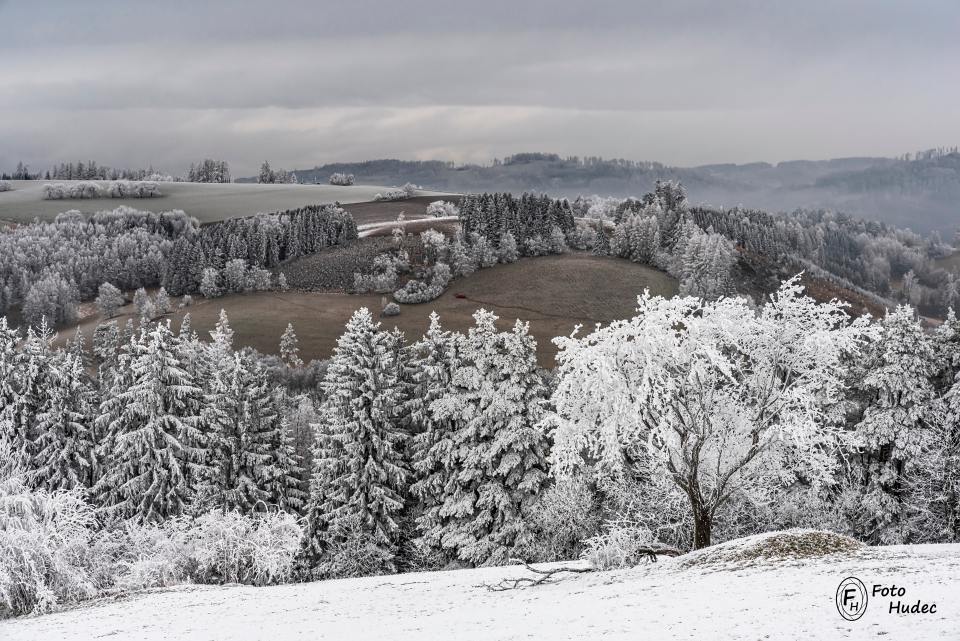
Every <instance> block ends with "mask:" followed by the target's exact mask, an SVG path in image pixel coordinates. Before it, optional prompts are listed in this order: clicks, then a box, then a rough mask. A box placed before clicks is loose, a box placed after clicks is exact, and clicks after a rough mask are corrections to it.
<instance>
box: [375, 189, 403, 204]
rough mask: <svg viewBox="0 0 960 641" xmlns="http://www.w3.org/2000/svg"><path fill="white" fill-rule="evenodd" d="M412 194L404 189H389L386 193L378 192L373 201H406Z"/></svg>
mask: <svg viewBox="0 0 960 641" xmlns="http://www.w3.org/2000/svg"><path fill="white" fill-rule="evenodd" d="M407 198H410V194H409V193H407V192H406V191H405V190H403V189H388V190H386V191H384V192H378V193H377V194H376V195H375V196H374V197H373V199H374V200H377V201H390V200H406V199H407Z"/></svg>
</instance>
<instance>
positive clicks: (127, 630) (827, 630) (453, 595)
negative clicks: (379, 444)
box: [0, 545, 960, 641]
mask: <svg viewBox="0 0 960 641" xmlns="http://www.w3.org/2000/svg"><path fill="white" fill-rule="evenodd" d="M689 558H690V557H681V558H680V559H666V560H661V561H660V562H659V563H656V564H647V565H644V566H641V567H637V568H634V569H631V570H622V571H609V572H596V573H590V574H579V575H565V577H566V578H563V579H562V580H559V581H557V582H556V583H554V584H550V585H542V586H538V587H533V588H524V589H518V590H510V591H505V592H491V591H489V590H487V589H486V588H484V587H482V584H485V583H496V582H497V581H499V580H501V579H503V578H510V577H517V576H522V575H524V574H526V570H524V569H523V568H519V567H500V568H486V569H479V570H462V571H455V572H435V573H421V574H405V575H394V576H387V577H372V578H363V579H347V580H340V581H325V582H317V583H312V584H301V585H286V586H278V587H268V588H254V587H241V586H227V587H201V586H190V587H183V588H178V589H170V590H163V591H154V592H150V593H145V594H140V595H137V596H133V597H130V598H126V599H123V600H120V601H115V602H100V603H97V604H94V605H90V606H86V607H80V608H76V609H73V610H70V611H65V612H60V613H56V614H51V615H46V616H41V617H35V618H23V619H19V620H10V621H5V622H0V639H3V641H20V640H27V639H29V640H39V639H51V640H52V639H58V640H60V639H62V640H64V641H69V640H73V639H99V638H112V639H122V640H124V641H132V640H134V639H151V640H153V639H157V640H159V639H166V640H179V639H196V640H201V639H202V640H204V641H207V640H218V639H223V640H227V639H230V640H247V639H270V640H274V641H287V640H290V639H310V640H319V639H336V640H338V641H346V640H352V639H357V640H373V639H384V640H386V639H389V640H392V641H401V640H410V641H413V640H416V641H427V640H430V639H437V640H440V639H442V640H445V641H446V640H448V639H457V640H458V641H467V640H474V639H475V640H477V641H481V640H482V641H494V640H506V639H549V640H559V639H630V640H631V641H638V640H640V639H653V640H659V639H766V638H769V639H777V640H780V639H840V638H843V639H877V638H886V639H896V640H899V639H909V640H912V641H921V640H926V639H960V545H915V546H894V547H888V548H865V549H862V550H859V551H855V552H850V553H844V554H838V555H834V556H832V557H825V558H819V559H804V560H792V561H779V562H772V561H769V560H767V561H749V560H745V561H739V562H724V563H706V564H701V565H695V566H693V567H688V566H689V564H690V560H689ZM685 566H686V567H685ZM848 576H855V577H857V578H859V579H860V580H862V581H863V583H864V584H866V586H867V588H868V590H872V589H873V587H872V586H873V585H874V584H876V585H882V586H889V585H891V584H896V586H897V587H898V588H899V587H903V588H905V594H904V596H902V597H899V598H891V597H883V596H873V597H870V599H869V603H868V607H867V610H866V612H865V614H864V615H863V616H862V618H860V619H859V620H856V621H847V620H845V619H844V618H842V617H841V616H840V614H839V613H838V611H837V608H836V605H835V596H836V592H837V587H838V586H839V584H840V582H841V581H842V580H843V579H844V578H846V577H848ZM918 600H919V601H921V602H923V603H927V604H931V603H935V604H936V606H937V608H936V612H935V613H933V614H930V613H928V614H909V615H897V614H890V613H889V612H888V609H889V607H890V602H891V601H893V602H896V601H903V602H904V603H906V604H908V605H912V604H913V603H915V602H917V601H918Z"/></svg>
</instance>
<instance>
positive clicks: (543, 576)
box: [476, 545, 682, 592]
mask: <svg viewBox="0 0 960 641" xmlns="http://www.w3.org/2000/svg"><path fill="white" fill-rule="evenodd" d="M637 552H638V553H640V554H642V555H644V556H646V557H647V558H648V559H649V560H650V562H651V563H656V562H657V556H658V555H661V554H662V555H663V556H680V554H682V553H681V552H680V550H678V549H676V548H672V547H668V546H666V545H656V546H650V547H643V548H640V549H639V550H637ZM510 561H511V562H514V563H520V564H522V565H523V567H525V568H527V569H528V570H529V571H531V572H533V573H534V574H536V575H538V576H536V577H530V576H521V577H516V578H513V579H503V580H502V581H500V582H499V583H481V584H480V585H478V586H476V587H478V588H479V587H484V588H486V589H487V590H490V591H491V592H503V591H505V590H515V589H517V588H531V587H534V586H537V585H543V584H545V583H553V581H551V580H550V579H552V578H553V577H554V576H556V575H558V574H562V573H564V572H569V573H572V574H586V573H588V572H596V571H597V569H596V568H595V567H588V568H575V567H559V568H551V569H549V570H541V569H538V568H535V567H533V566H532V565H530V564H529V563H527V562H526V561H521V560H520V559H510Z"/></svg>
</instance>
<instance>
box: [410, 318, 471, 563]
mask: <svg viewBox="0 0 960 641" xmlns="http://www.w3.org/2000/svg"><path fill="white" fill-rule="evenodd" d="M462 338H463V337H462V336H461V335H460V334H456V333H451V332H448V331H445V330H444V329H443V328H442V327H441V326H440V318H439V316H437V314H436V312H434V313H431V314H430V327H429V329H428V330H427V333H426V334H425V335H424V336H423V338H422V339H421V340H420V341H418V342H417V343H415V344H413V345H412V346H411V349H410V358H409V369H410V372H411V374H410V379H411V380H412V387H411V390H410V395H409V398H408V400H407V403H406V406H405V407H404V414H405V415H406V416H407V417H408V420H409V431H410V433H411V435H412V436H411V439H410V441H409V445H408V452H409V454H408V456H409V460H410V462H411V468H412V469H411V472H412V477H411V481H412V483H411V486H410V491H411V493H412V494H413V496H414V497H415V498H416V504H415V506H414V513H415V514H414V515H415V517H416V518H417V522H418V527H419V528H420V529H421V530H423V531H428V532H430V531H432V526H433V524H435V523H438V522H440V520H441V516H440V510H441V509H442V508H443V505H444V500H445V495H446V491H447V488H448V486H449V484H450V483H451V481H452V480H453V478H454V477H455V476H456V469H455V463H454V461H453V459H452V454H453V452H454V450H455V448H454V441H453V438H454V432H455V427H456V423H455V422H454V421H452V420H450V419H445V420H440V419H437V418H436V416H435V414H434V412H433V410H432V405H433V403H434V401H436V400H438V399H440V398H442V397H443V396H444V395H445V394H446V393H447V391H448V387H449V386H450V384H451V381H452V379H453V374H454V372H455V371H456V369H457V366H458V364H459V343H460V341H461V340H462ZM421 543H423V544H425V546H426V547H431V548H434V549H441V547H442V546H441V545H440V541H439V539H438V538H437V537H430V536H426V537H424V536H421Z"/></svg>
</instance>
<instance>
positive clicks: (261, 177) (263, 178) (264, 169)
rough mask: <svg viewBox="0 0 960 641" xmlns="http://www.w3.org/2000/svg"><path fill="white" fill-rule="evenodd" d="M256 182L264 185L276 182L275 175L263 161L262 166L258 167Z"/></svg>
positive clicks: (266, 162)
mask: <svg viewBox="0 0 960 641" xmlns="http://www.w3.org/2000/svg"><path fill="white" fill-rule="evenodd" d="M257 182H258V183H261V184H264V183H273V182H276V174H274V172H273V170H272V169H271V168H270V163H269V162H268V161H266V160H264V161H263V164H262V165H260V173H259V174H258V175H257Z"/></svg>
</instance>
